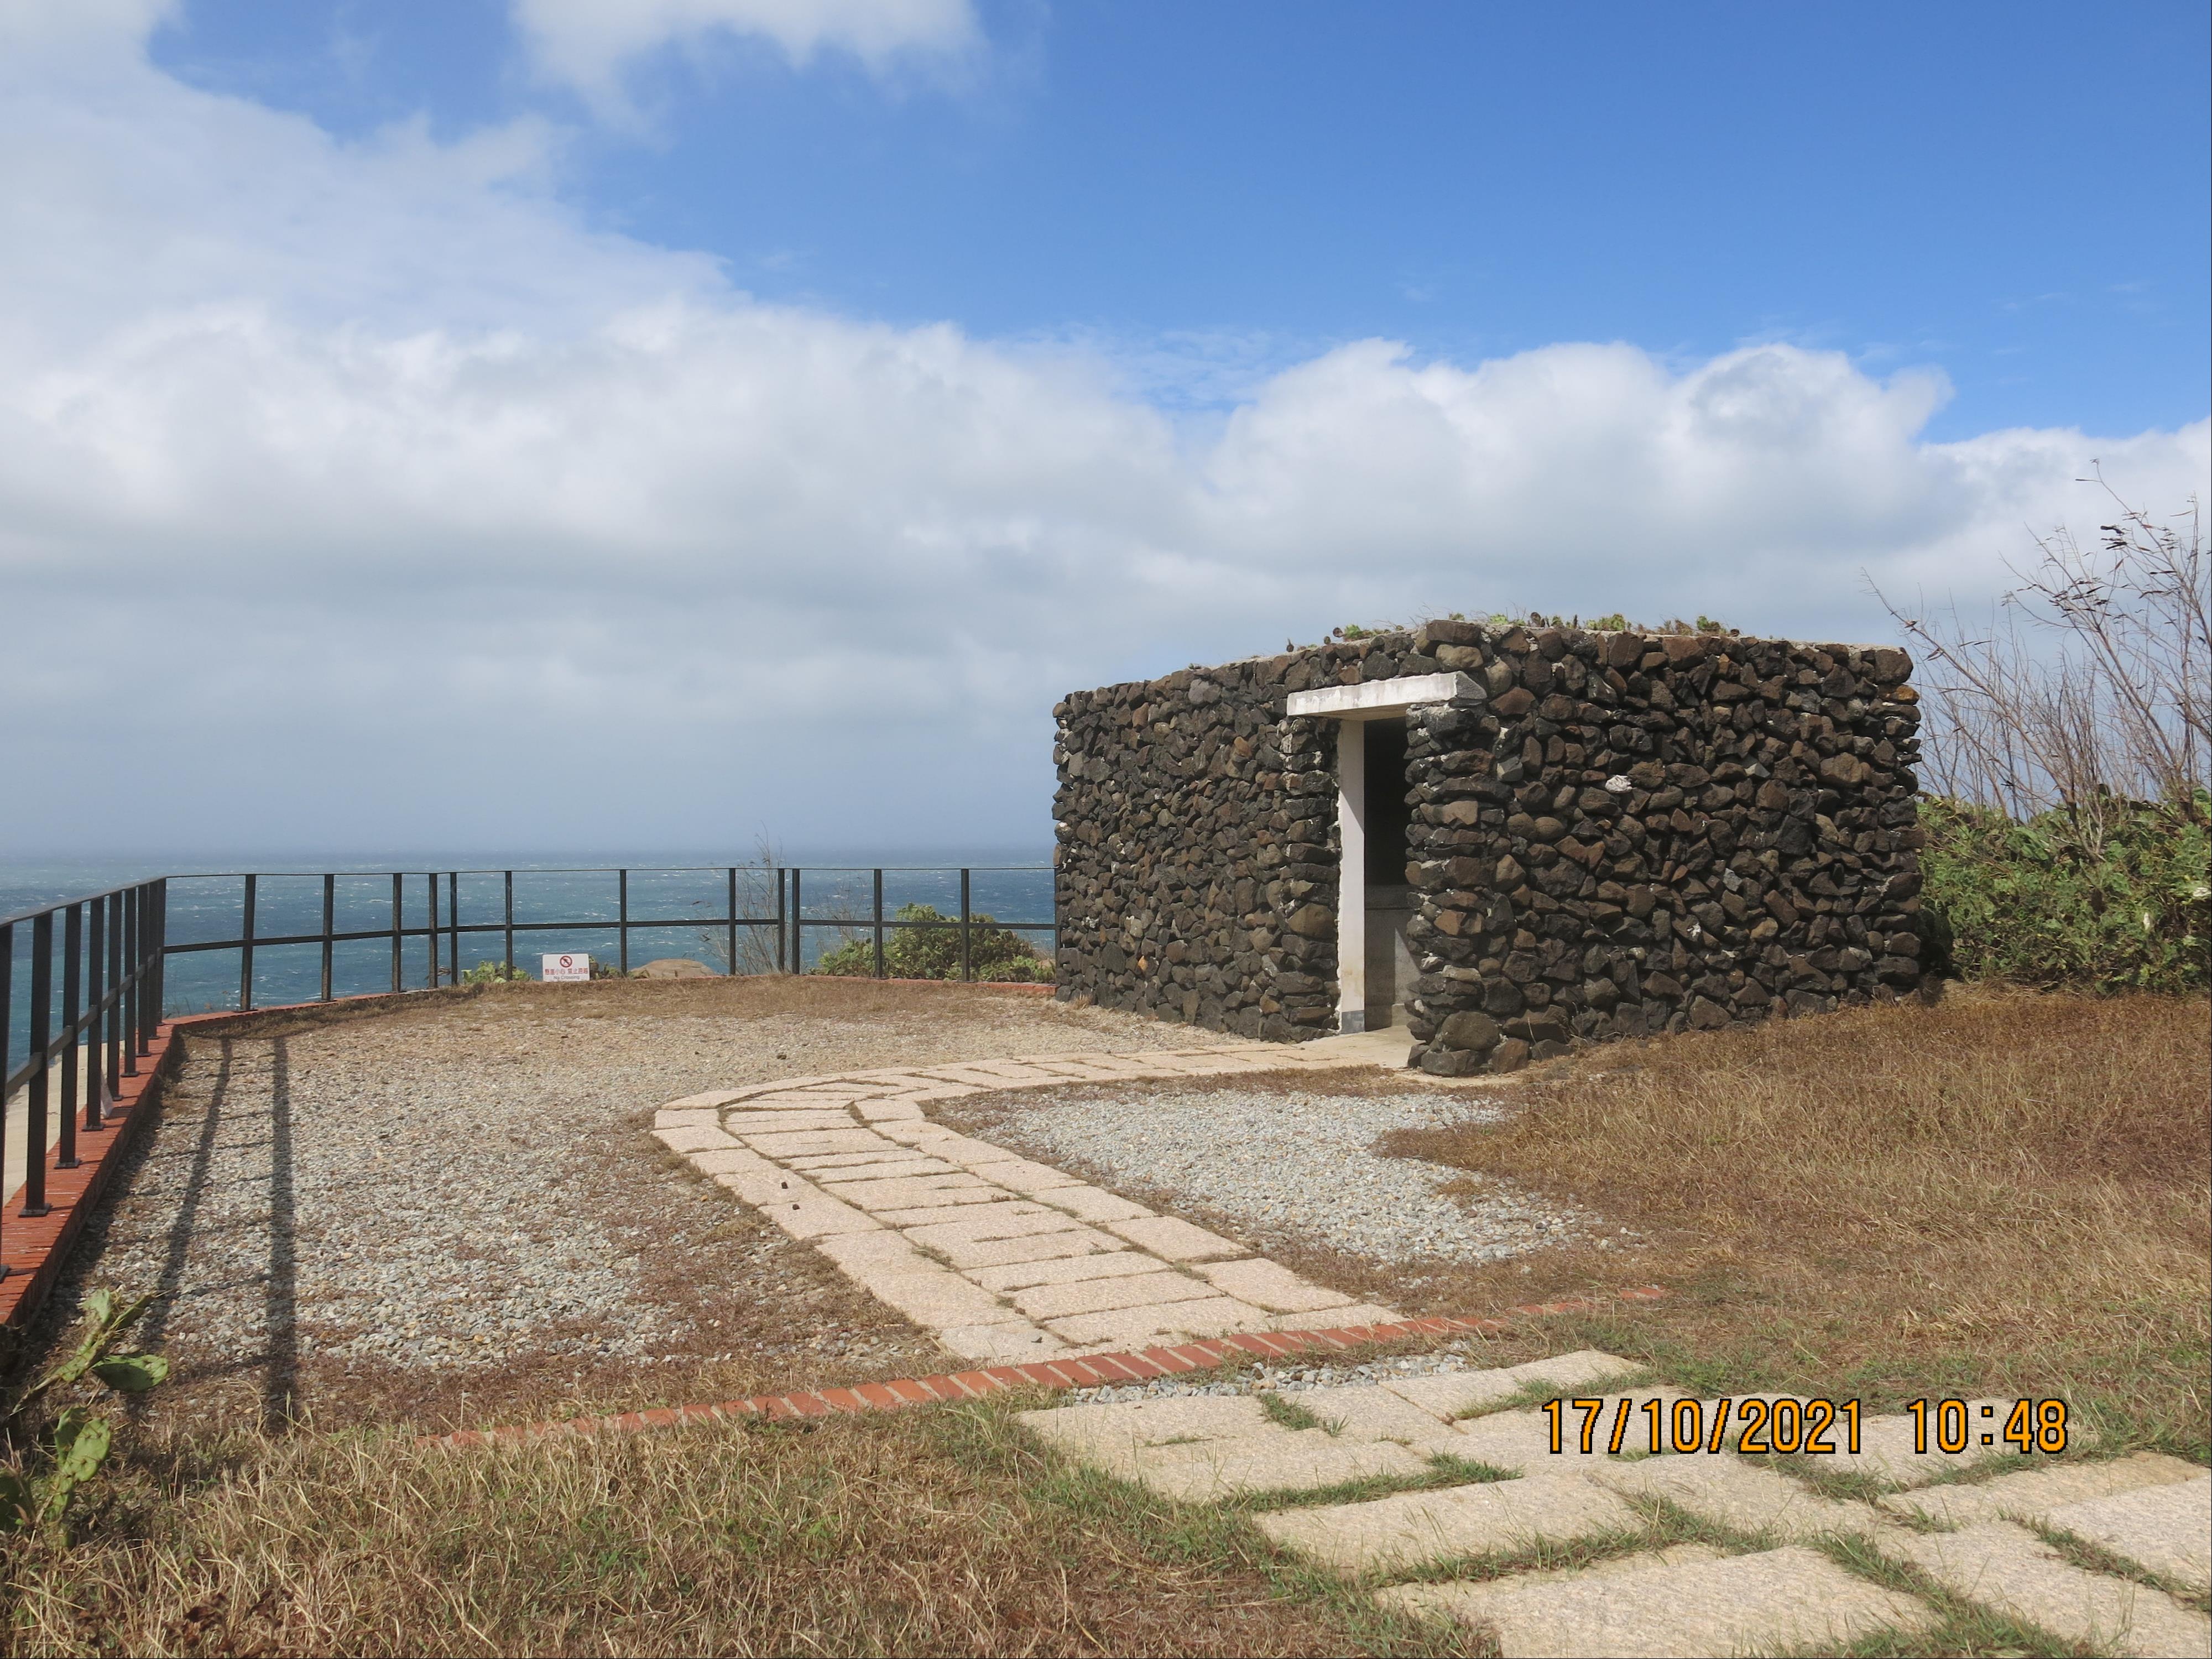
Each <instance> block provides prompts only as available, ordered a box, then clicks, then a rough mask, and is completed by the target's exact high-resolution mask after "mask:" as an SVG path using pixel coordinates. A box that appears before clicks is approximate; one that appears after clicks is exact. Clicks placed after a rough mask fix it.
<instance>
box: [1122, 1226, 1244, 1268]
mask: <svg viewBox="0 0 2212 1659" xmlns="http://www.w3.org/2000/svg"><path fill="white" fill-rule="evenodd" d="M1107 1225H1108V1226H1109V1228H1110V1229H1111V1230H1112V1231H1115V1232H1116V1233H1118V1234H1120V1235H1121V1237H1123V1238H1126V1239H1127V1240H1128V1241H1129V1243H1132V1244H1134V1245H1135V1246H1136V1247H1137V1248H1138V1249H1143V1250H1150V1251H1151V1252H1152V1254H1153V1255H1157V1256H1162V1257H1164V1258H1165V1259H1166V1260H1168V1261H1212V1260H1214V1259H1216V1258H1218V1257H1221V1256H1231V1255H1250V1254H1251V1252H1250V1251H1249V1250H1248V1249H1245V1248H1244V1247H1243V1245H1242V1244H1239V1243H1236V1242H1235V1241H1234V1240H1231V1239H1226V1238H1224V1237H1221V1235H1220V1234H1218V1233H1210V1232H1208V1231H1206V1229H1205V1228H1203V1227H1194V1226H1193V1225H1191V1224H1190V1223H1189V1222H1188V1221H1178V1220H1176V1218H1174V1217H1173V1216H1166V1215H1156V1216H1147V1217H1146V1218H1144V1219H1142V1220H1139V1221H1113V1222H1109V1223H1108V1224H1107Z"/></svg>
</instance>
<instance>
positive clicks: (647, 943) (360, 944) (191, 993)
mask: <svg viewBox="0 0 2212 1659" xmlns="http://www.w3.org/2000/svg"><path fill="white" fill-rule="evenodd" d="M1050 862H1051V855H1050V854H1049V852H1041V853H1027V852H1024V851H1014V852H1009V851H1007V850H1006V849H1003V848H1000V849H982V850H978V851H976V852H975V853H972V854H968V853H962V852H958V851H955V852H952V853H949V854H945V853H935V852H933V853H930V854H923V855H919V856H908V857H905V858H899V857H896V856H892V855H890V854H884V853H875V852H872V851H871V852H868V853H865V854H860V855H858V856H856V855H854V854H853V853H852V852H850V851H849V850H840V851H836V852H832V853H830V854H828V855H827V856H825V857H823V858H821V859H818V860H817V859H811V858H810V859H805V860H801V859H799V858H798V857H795V856H794V857H792V858H791V859H790V860H789V862H788V864H787V866H786V869H785V872H784V873H783V874H782V875H781V877H779V876H778V874H777V873H776V872H774V871H772V870H770V869H769V868H768V867H766V866H763V865H762V864H760V863H759V862H757V861H756V862H753V863H750V864H744V863H740V864H737V865H735V866H732V865H730V864H727V863H722V864H716V863H714V862H713V861H712V860H711V858H702V857H700V856H697V855H683V854H678V855H673V856H671V855H661V856H650V855H647V854H605V855H601V854H589V855H582V856H572V857H565V858H544V857H534V858H517V857H501V856H497V855H495V856H490V857H486V856H482V855H467V856H462V857H457V858H451V859H447V860H438V859H435V858H432V859H425V858H423V857H422V856H421V855H419V854H416V855H412V856H408V857H404V858H385V859H378V858H353V859H337V860H315V859H313V858H305V859H283V858H263V859H257V860H250V861H246V860H241V861H238V862H234V863H230V864H228V865H223V866H211V865H210V864H208V863H206V862H204V861H201V862H194V861H191V860H173V861H170V862H167V863H163V862H161V861H158V860H123V859H117V860H82V861H77V860H46V861H29V860H24V861H18V862H13V863H10V862H0V916H8V915H15V914H16V913H18V912H20V911H23V910H27V909H33V908H37V907H40V906H42V905H47V904H52V903H56V902H63V901H66V900H69V899H73V898H77V897H80V896H88V895H91V894H94V893H99V892H102V891H105V890H108V889H111V888H113V887H117V886H120V885H123V884H128V883H131V882H137V881H143V880H146V879H148V878H150V877H153V876H156V875H167V876H168V877H169V878H170V879H169V886H168V938H169V942H170V943H171V944H172V945H188V944H194V943H198V942H201V941H206V940H215V939H238V938H240V937H241V936H242V934H243V933H244V911H245V899H246V879H245V876H246V872H248V871H252V872H254V873H255V875H256V880H255V883H254V918H253V930H252V931H253V935H254V937H255V939H257V940H261V939H270V938H282V937H283V936H285V935H293V934H301V933H320V932H321V931H322V916H323V902H324V892H323V886H324V884H323V877H324V875H325V873H326V872H327V873H330V874H331V876H332V877H333V878H334V879H333V880H332V882H331V920H332V924H333V927H334V929H335V931H337V932H339V933H368V934H372V935H374V934H376V933H378V932H379V930H386V929H389V928H390V927H392V925H393V921H392V919H393V916H394V915H395V914H397V915H398V917H399V919H400V920H399V925H400V926H401V927H423V926H425V925H426V924H427V923H428V921H429V920H430V916H431V907H432V902H433V901H432V896H431V890H432V888H433V885H434V884H435V890H436V897H435V905H436V915H437V921H438V923H439V926H440V927H441V930H442V929H443V928H445V927H448V926H450V925H451V923H452V922H453V920H454V917H455V915H456V913H457V912H458V915H459V921H460V923H461V925H462V927H463V928H464V929H465V930H467V929H472V928H480V929H483V931H464V932H463V933H461V935H460V937H459V969H460V970H462V971H466V970H467V969H469V968H470V967H471V966H473V965H475V964H476V963H481V962H489V961H496V960H500V959H501V958H503V957H505V955H506V951H507V937H506V933H505V927H506V922H507V917H508V914H509V913H508V894H509V886H510V881H511V884H512V893H513V913H512V914H513V921H514V922H515V923H516V924H517V926H518V927H519V928H520V930H521V931H519V932H518V933H516V934H515V936H514V956H515V960H516V962H517V963H518V964H520V965H522V966H525V967H527V968H529V969H532V970H533V972H534V970H535V969H537V967H538V958H539V957H540V956H541V955H544V954H557V953H561V952H568V953H572V954H573V953H589V954H590V955H592V957H596V958H598V959H600V960H604V961H609V962H612V961H615V960H617V957H619V955H620V952H621V945H620V933H619V930H618V928H617V927H614V926H611V925H608V924H613V923H616V922H617V921H618V920H619V918H620V916H621V915H622V914H623V901H624V888H625V882H624V879H623V877H622V876H621V875H620V874H618V873H617V872H618V871H620V870H622V869H623V868H625V867H626V868H627V869H628V871H629V875H628V878H627V884H626V885H627V896H628V913H629V916H630V917H631V919H632V921H633V923H634V924H635V923H639V922H644V923H651V924H653V925H652V926H637V925H633V926H632V927H631V928H630V930H629V962H630V964H631V965H632V966H635V965H637V964H638V963H644V962H649V961H652V960H653V959H654V958H655V957H692V958H694V959H696V960H698V961H701V962H704V963H707V964H708V966H709V967H711V968H714V969H716V970H718V971H727V970H728V969H729V968H730V967H731V966H732V954H731V949H730V946H731V933H730V928H729V926H728V923H727V921H726V917H727V916H728V915H729V911H730V906H731V896H732V884H733V878H734V887H735V893H736V908H737V912H738V915H739V917H740V918H741V919H743V920H741V921H740V924H739V927H738V934H737V952H736V956H735V958H734V962H735V966H736V968H737V969H738V971H740V972H747V971H769V970H772V969H774V967H775V961H776V929H775V926H774V922H773V920H772V919H773V918H775V916H776V915H778V911H779V903H778V896H779V888H781V910H782V914H783V915H786V916H787V917H788V916H789V915H791V914H792V911H791V905H792V897H793V894H792V886H793V883H792V878H791V875H790V873H789V872H790V869H791V868H792V867H794V866H795V867H796V868H797V869H798V870H799V872H800V874H799V882H798V887H799V915H802V916H803V917H804V918H805V921H806V922H807V923H808V926H806V927H805V928H804V929H802V930H801V932H802V936H803V939H804V951H805V963H806V965H808V966H811V965H812V964H813V963H815V962H817V960H818V959H819V958H820V957H821V955H822V954H823V952H824V951H829V950H831V949H834V948H835V947H836V945H838V944H839V943H841V942H842V940H843V939H847V938H850V937H854V930H853V926H852V925H853V924H855V923H858V924H860V927H862V928H863V929H865V927H866V922H867V921H868V919H869V918H870V916H871V915H872V912H873V908H874V904H875V887H876V881H877V876H876V873H875V872H876V871H877V870H878V869H880V870H881V872H882V875H881V880H882V884H883V910H884V915H886V916H890V915H894V914H895V913H896V911H897V910H898V908H899V907H900V906H902V905H905V904H927V905H931V906H933V907H934V908H936V909H937V910H938V911H939V913H940V914H942V915H948V916H950V915H957V914H958V912H959V908H960V869H961V867H962V866H966V867H967V868H968V870H969V906H970V910H971V913H972V914H975V915H990V916H992V917H994V918H995V919H996V920H998V921H1001V922H1034V923H1049V922H1050V921H1052V920H1053V902H1052V872H1051V869H1050V867H1049V866H1050ZM395 873H397V874H398V877H399V882H398V901H397V905H396V908H395V902H394V894H393V880H392V878H393V875H394V874H395ZM434 875H435V881H434ZM841 923H842V924H843V925H842V926H838V925H830V924H841ZM554 924H558V925H554ZM594 924H597V925H594ZM14 932H15V938H14V939H13V941H12V945H13V951H12V956H13V961H12V967H11V971H10V973H9V997H8V1001H9V1010H8V1014H9V1018H8V1042H7V1047H6V1055H7V1065H8V1066H13V1065H14V1064H16V1063H18V1062H20V1061H21V1059H22V1057H23V1055H24V1054H25V1052H26V1048H27V1041H28V1039H27V1030H28V1012H29V1005H30V980H31V975H30V971H29V969H30V953H31V928H30V927H29V926H28V925H27V924H21V925H18V926H17V927H15V930H14ZM56 935H57V939H56V968H57V971H58V969H59V963H60V938H59V935H60V928H59V927H58V926H57V928H56ZM1024 936H1025V937H1026V938H1028V939H1030V940H1032V941H1033V942H1034V943H1036V945H1037V946H1038V947H1039V948H1040V949H1049V947H1050V944H1051V935H1050V934H1049V933H1047V932H1031V933H1027V934H1025V935H1024ZM449 945H450V942H449V940H448V939H447V938H446V937H443V936H441V939H440V941H439V947H438V967H439V979H440V981H441V982H443V981H445V980H447V979H448V978H450V976H451V975H452V974H453V970H454V967H455V964H454V963H453V960H452V959H451V952H450V948H449ZM241 954H242V953H241V952H240V951H238V950H236V949H223V950H209V951H188V952H179V953H178V954H176V955H173V956H172V957H170V958H169V962H168V966H167V974H166V981H167V982H166V989H165V997H164V1000H165V1003H166V1005H167V1006H166V1007H165V1009H164V1012H167V1013H171V1014H180V1013H199V1012H207V1011H210V1010H215V1009H223V1008H235V1007H237V1006H240V995H241V991H242V988H243V987H242V985H241V974H242V969H243V963H242V962H241ZM431 966H432V964H431V951H430V945H429V942H428V940H427V939H420V938H416V939H404V940H403V941H402V944H401V947H400V951H399V961H398V975H399V981H400V983H401V984H402V985H403V987H407V988H416V987H422V986H426V985H428V984H429V983H430V982H431V981H430V974H431ZM393 974H394V966H393V951H392V940H391V938H390V937H389V934H388V933H386V934H384V936H381V937H369V938H364V939H348V940H341V941H339V942H337V944H336V945H333V946H332V948H331V994H333V995H336V996H348V995H354V994H360V993H363V992H371V991H388V990H390V989H391V988H392V983H393ZM321 986H322V947H321V945H320V944H319V943H317V944H313V945H266V944H257V945H256V947H255V949H254V951H253V963H252V995H253V1001H254V1004H255V1006H267V1005H269V1004H272V1003H280V1002H301V1001H307V1000H312V999H313V998H314V997H315V996H317V995H318V994H319V993H320V991H321ZM58 1009H59V1000H58V995H57V999H56V1010H57V1015H58ZM3 1069H5V1068H4V1067H0V1070H3Z"/></svg>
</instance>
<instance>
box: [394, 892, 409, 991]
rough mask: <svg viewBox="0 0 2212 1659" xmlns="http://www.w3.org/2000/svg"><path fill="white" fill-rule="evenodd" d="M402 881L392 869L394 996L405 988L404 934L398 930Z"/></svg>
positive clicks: (401, 900) (403, 895) (401, 911)
mask: <svg viewBox="0 0 2212 1659" xmlns="http://www.w3.org/2000/svg"><path fill="white" fill-rule="evenodd" d="M403 888H404V878H403V877H402V876H401V875H400V873H399V872H398V871H397V870H394V871H393V872H392V995H394V996H398V994H399V993H400V992H401V991H403V990H404V989H405V988H406V962H405V959H404V957H403V956H402V955H401V952H400V945H401V941H402V939H404V935H403V934H402V933H401V932H400V930H399V919H400V916H401V915H402V914H403V908H402V902H403V900H404V897H405V894H404V890H403Z"/></svg>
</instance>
